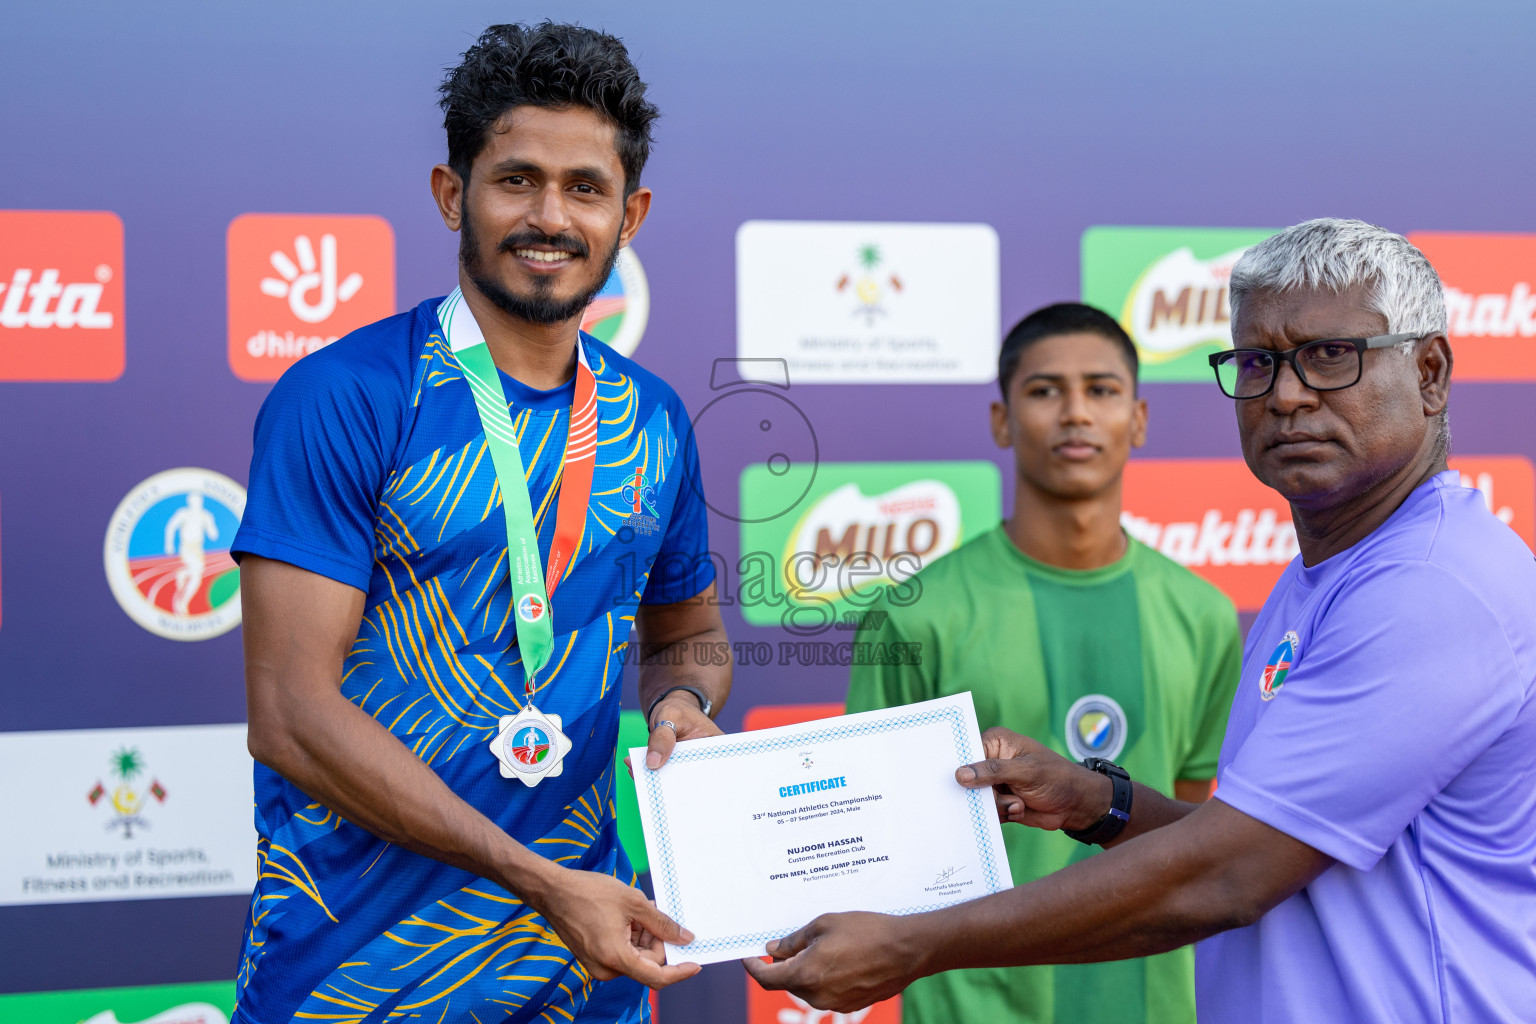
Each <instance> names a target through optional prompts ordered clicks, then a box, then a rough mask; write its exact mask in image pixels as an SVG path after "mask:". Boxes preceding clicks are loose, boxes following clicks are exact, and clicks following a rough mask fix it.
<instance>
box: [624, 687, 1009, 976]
mask: <svg viewBox="0 0 1536 1024" xmlns="http://www.w3.org/2000/svg"><path fill="white" fill-rule="evenodd" d="M644 754H645V751H644V750H643V749H637V750H635V751H634V752H633V755H634V763H635V764H642V763H644ZM981 757H982V746H981V735H980V732H979V731H978V729H977V727H976V712H975V708H974V707H973V705H972V703H971V695H970V694H969V693H962V694H958V695H955V696H951V697H943V698H940V699H938V700H931V701H924V702H923V703H920V704H909V705H906V706H904V707H898V708H889V709H886V710H883V711H868V712H864V713H862V714H856V715H846V716H844V717H841V718H831V719H823V720H821V721H816V722H807V723H804V724H802V725H791V726H783V727H780V728H777V729H764V730H760V731H757V732H750V733H737V734H735V735H730V736H714V737H710V738H708V739H701V740H695V741H692V742H688V743H683V744H679V745H678V747H677V748H676V750H675V751H674V753H673V755H672V759H671V760H670V761H669V762H668V763H667V765H666V766H665V767H663V768H661V769H659V770H656V771H650V770H640V771H637V772H636V773H635V785H636V788H637V790H638V792H639V798H640V819H641V823H642V824H643V826H644V828H645V845H646V851H647V853H648V854H649V855H650V860H651V878H652V880H653V882H654V884H655V891H656V902H657V906H658V907H659V908H660V909H661V910H662V912H664V913H666V914H667V915H668V916H670V917H671V918H672V919H673V920H675V921H677V922H678V923H679V924H681V925H683V926H684V927H686V928H688V929H689V930H691V931H692V932H693V933H694V935H695V939H694V941H693V942H691V943H689V944H688V945H686V946H673V945H671V944H668V946H667V961H668V963H678V962H680V961H691V962H694V963H700V964H708V963H715V962H717V961H721V960H735V959H740V958H742V957H751V956H760V955H762V953H763V948H764V945H765V944H766V943H767V942H768V941H769V940H770V939H776V938H779V937H781V936H783V935H785V934H788V933H789V932H791V931H793V930H794V929H796V928H798V927H800V926H801V925H803V924H805V923H806V922H807V921H809V920H810V919H811V918H813V917H816V916H817V915H818V914H824V913H829V912H836V911H845V910H869V911H878V912H881V913H887V914H912V913H918V912H921V911H925V910H936V909H938V908H940V907H947V906H951V905H953V904H956V903H962V902H964V901H966V900H970V899H975V898H976V897H978V896H985V895H987V894H989V893H994V892H998V891H1000V890H1002V889H1006V888H1009V887H1010V886H1011V885H1012V884H1013V883H1012V880H1011V878H1010V876H1009V872H1008V862H1007V858H1006V857H1005V856H1004V853H1003V843H1002V834H1001V831H1000V830H999V827H998V821H997V811H996V808H995V805H994V803H993V799H992V795H991V793H990V791H987V790H981V791H977V790H968V789H965V788H963V787H961V786H959V785H957V784H956V783H955V769H956V768H959V767H960V766H962V765H966V764H970V763H972V762H974V761H977V760H979V759H980V758H981Z"/></svg>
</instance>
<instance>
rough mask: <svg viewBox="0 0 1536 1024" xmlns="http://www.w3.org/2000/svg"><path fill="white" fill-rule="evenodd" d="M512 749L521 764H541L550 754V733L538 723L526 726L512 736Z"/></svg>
mask: <svg viewBox="0 0 1536 1024" xmlns="http://www.w3.org/2000/svg"><path fill="white" fill-rule="evenodd" d="M511 750H512V756H513V757H515V758H516V759H517V761H518V763H519V764H528V765H533V764H539V763H541V762H542V761H543V760H544V759H545V758H546V757H548V756H549V735H548V734H547V733H546V732H545V731H544V730H543V729H540V728H539V727H538V726H536V725H529V726H525V727H524V728H522V729H520V730H518V732H517V735H515V736H513V737H512V747H511Z"/></svg>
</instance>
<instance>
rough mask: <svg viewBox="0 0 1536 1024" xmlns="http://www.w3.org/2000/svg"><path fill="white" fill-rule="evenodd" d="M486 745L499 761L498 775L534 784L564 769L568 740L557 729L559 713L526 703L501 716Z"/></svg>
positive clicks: (569, 750)
mask: <svg viewBox="0 0 1536 1024" xmlns="http://www.w3.org/2000/svg"><path fill="white" fill-rule="evenodd" d="M490 748H491V753H493V754H495V755H496V760H497V761H498V762H500V764H501V777H502V778H504V779H520V780H521V781H522V783H523V785H525V786H537V785H538V784H539V783H540V782H542V781H543V780H544V779H546V778H552V777H554V776H556V775H559V774H560V773H561V772H562V771H564V770H565V755H566V754H569V753H570V752H571V741H570V740H568V739H566V737H565V733H563V732H561V731H560V716H559V715H547V714H545V713H544V712H542V711H540V710H539V709H538V708H536V707H534V706H533V705H532V704H531V703H530V704H527V705H525V706H524V708H523V710H521V711H519V712H518V713H517V714H515V715H503V716H502V717H501V720H500V724H499V727H498V729H497V731H496V737H495V738H494V739H492V740H491V742H490Z"/></svg>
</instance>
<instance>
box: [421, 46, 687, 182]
mask: <svg viewBox="0 0 1536 1024" xmlns="http://www.w3.org/2000/svg"><path fill="white" fill-rule="evenodd" d="M438 93H439V95H440V97H441V98H440V99H439V101H438V104H439V106H441V107H442V108H443V127H444V128H445V129H447V132H448V166H449V167H452V168H453V169H454V171H455V172H457V173H458V175H459V177H461V178H465V179H466V180H467V179H468V177H469V169H470V167H471V166H472V165H473V164H474V162H475V157H477V156H479V155H480V151H481V150H483V149H484V148H485V145H486V142H487V141H488V139H487V133H488V132H490V131H493V130H494V125H495V124H496V121H497V119H498V118H500V117H501V116H502V115H503V114H505V113H506V112H507V111H508V110H511V109H512V108H513V107H521V106H531V107H555V108H559V107H587V108H589V109H591V110H595V111H597V112H598V113H599V114H601V115H603V117H605V118H607V120H608V121H609V122H610V123H612V124H613V126H614V129H615V132H614V137H615V146H616V148H617V150H618V154H619V162H620V163H622V164H623V165H624V194H625V195H628V194H629V193H631V192H633V191H634V190H635V189H636V188H637V187H638V186H639V184H640V172H641V170H642V169H644V167H645V161H646V158H647V157H649V156H650V153H651V122H653V121H655V120H656V118H657V117H658V116H659V115H660V111H658V110H657V109H656V106H655V104H653V103H651V102H649V101H648V100H647V99H646V98H645V83H644V82H642V81H640V73H639V72H638V71H636V70H635V66H634V65H633V64H632V63H630V60H629V53H628V51H626V50H625V49H624V44H623V43H621V42H620V41H619V40H618V39H616V38H615V37H613V36H611V35H608V34H607V33H604V32H597V31H594V30H593V29H589V28H581V27H579V26H576V25H558V24H555V23H554V22H551V21H546V22H544V23H543V24H541V25H539V26H537V27H535V28H529V27H528V26H526V25H492V26H491V27H490V28H488V29H486V30H485V31H484V32H482V33H481V34H480V38H479V39H477V40H476V41H475V45H473V46H471V47H470V48H469V49H468V50H465V51H464V58H463V60H462V61H460V63H459V66H458V67H455V68H452V69H450V70H449V71H448V74H447V75H446V76H444V78H443V84H442V85H441V86H439V87H438Z"/></svg>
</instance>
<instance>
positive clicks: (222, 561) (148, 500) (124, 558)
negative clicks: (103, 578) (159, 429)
mask: <svg viewBox="0 0 1536 1024" xmlns="http://www.w3.org/2000/svg"><path fill="white" fill-rule="evenodd" d="M244 513H245V488H243V487H241V486H240V485H239V484H237V483H235V482H234V481H233V480H231V479H230V478H229V477H227V476H224V475H223V474H222V473H215V472H213V471H212V470H207V469H169V470H166V471H165V472H163V473H156V474H155V475H154V476H152V477H150V478H149V479H148V480H145V481H144V482H143V483H141V484H139V485H138V486H137V487H135V488H134V489H133V490H132V491H129V492H128V496H127V497H125V498H124V499H123V500H122V502H120V503H119V504H118V506H117V510H116V511H115V512H113V513H112V519H111V522H110V524H109V525H108V527H107V538H106V545H105V550H104V553H103V558H104V561H105V563H106V571H107V583H108V584H109V585H110V586H111V588H112V596H113V597H115V598H117V603H118V604H119V605H120V606H121V607H122V609H123V611H125V612H127V613H128V617H129V618H131V619H133V621H134V622H137V623H138V624H139V625H140V626H143V627H144V628H145V629H147V630H149V631H150V632H151V633H154V634H156V635H157V636H163V637H166V638H167V639H170V640H207V639H209V638H211V637H216V636H219V635H221V634H223V633H227V632H229V631H230V630H231V629H234V628H235V627H236V626H238V625H239V624H240V571H239V569H238V567H236V565H235V561H234V559H233V558H231V557H230V554H229V548H230V545H231V544H232V543H233V542H234V539H235V531H236V530H237V529H239V526H240V517H241V515H243V514H244Z"/></svg>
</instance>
